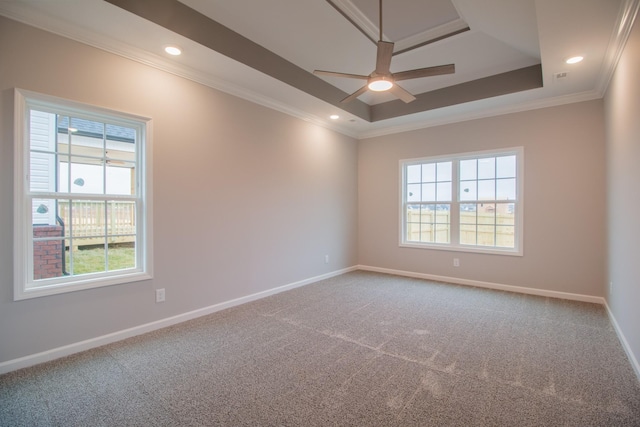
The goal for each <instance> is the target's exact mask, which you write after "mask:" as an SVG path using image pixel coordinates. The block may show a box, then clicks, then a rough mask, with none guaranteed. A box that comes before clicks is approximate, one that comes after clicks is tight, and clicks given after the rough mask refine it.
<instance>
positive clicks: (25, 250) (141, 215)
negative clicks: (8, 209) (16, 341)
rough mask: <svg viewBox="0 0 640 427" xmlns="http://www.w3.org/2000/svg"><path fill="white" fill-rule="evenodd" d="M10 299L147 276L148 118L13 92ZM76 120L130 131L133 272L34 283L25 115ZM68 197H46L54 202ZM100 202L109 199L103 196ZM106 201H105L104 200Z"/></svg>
mask: <svg viewBox="0 0 640 427" xmlns="http://www.w3.org/2000/svg"><path fill="white" fill-rule="evenodd" d="M14 92H15V93H14V138H15V145H14V236H13V239H14V240H13V242H14V268H13V275H14V300H23V299H29V298H35V297H42V296H47V295H55V294H61V293H66V292H72V291H78V290H83V289H91V288H97V287H102V286H110V285H118V284H124V283H130V282H135V281H140V280H148V279H151V278H152V277H153V242H152V235H153V233H152V230H153V223H152V219H153V210H152V207H153V203H152V197H151V196H152V191H151V188H152V183H151V177H152V170H151V164H152V161H151V146H152V143H151V136H152V135H151V134H152V127H151V124H152V122H151V119H149V118H146V117H141V116H137V115H132V114H127V113H122V112H117V111H113V110H109V109H105V108H101V107H96V106H92V105H86V104H82V103H79V102H74V101H69V100H66V99H62V98H57V97H54V96H49V95H43V94H40V93H36V92H31V91H26V90H23V89H15V91H14ZM31 109H35V110H39V111H48V112H51V113H56V114H65V115H73V116H78V117H82V118H86V119H90V120H96V121H101V122H114V123H117V124H123V125H126V126H128V127H131V128H135V129H136V132H137V134H138V136H139V140H140V141H139V142H138V141H136V144H138V145H137V146H136V171H135V173H136V192H135V193H136V194H135V199H136V200H135V201H136V204H137V208H136V267H135V268H130V269H124V270H118V271H111V272H103V273H91V274H80V275H77V276H74V275H71V276H62V277H55V278H50V279H40V280H38V281H37V283H36V281H35V280H34V277H33V276H34V274H33V270H34V256H33V218H32V205H31V198H30V197H32V196H33V195H36V194H37V195H40V194H43V193H41V192H37V193H32V192H31V187H30V183H29V178H30V177H29V176H28V175H29V170H30V163H29V162H30V135H29V132H30V128H29V126H30V124H29V121H30V119H29V117H30V113H29V112H30V110H31ZM67 194H69V193H63V192H52V193H51V196H52V197H53V196H55V197H60V196H61V195H62V196H65V195H67ZM104 198H105V200H106V199H107V198H109V197H107V196H104ZM109 200H111V198H109Z"/></svg>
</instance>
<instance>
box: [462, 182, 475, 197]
mask: <svg viewBox="0 0 640 427" xmlns="http://www.w3.org/2000/svg"><path fill="white" fill-rule="evenodd" d="M477 186H478V182H477V181H461V182H460V200H461V201H468V200H478V193H477Z"/></svg>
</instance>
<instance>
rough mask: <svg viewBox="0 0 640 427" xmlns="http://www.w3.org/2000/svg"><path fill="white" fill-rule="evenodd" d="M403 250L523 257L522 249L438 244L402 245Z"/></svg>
mask: <svg viewBox="0 0 640 427" xmlns="http://www.w3.org/2000/svg"><path fill="white" fill-rule="evenodd" d="M399 246H400V247H401V248H411V249H430V250H436V251H450V252H470V253H477V254H487V255H506V256H523V255H524V254H523V253H522V250H521V249H509V248H505V249H500V248H486V249H485V248H479V247H471V246H464V245H450V244H437V243H400V245H399Z"/></svg>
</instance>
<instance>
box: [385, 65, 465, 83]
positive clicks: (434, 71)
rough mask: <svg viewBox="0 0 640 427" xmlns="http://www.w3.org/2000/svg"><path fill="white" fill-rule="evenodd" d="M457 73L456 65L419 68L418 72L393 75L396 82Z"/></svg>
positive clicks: (402, 72) (401, 72)
mask: <svg viewBox="0 0 640 427" xmlns="http://www.w3.org/2000/svg"><path fill="white" fill-rule="evenodd" d="M455 72H456V66H455V64H447V65H438V66H435V67H427V68H418V69H416V70H408V71H400V72H399V73H393V79H394V80H395V81H400V80H409V79H418V78H420V77H431V76H440V75H443V74H453V73H455Z"/></svg>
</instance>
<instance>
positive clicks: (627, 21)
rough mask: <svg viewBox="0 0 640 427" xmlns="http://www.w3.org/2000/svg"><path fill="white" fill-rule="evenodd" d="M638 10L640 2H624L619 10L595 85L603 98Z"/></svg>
mask: <svg viewBox="0 0 640 427" xmlns="http://www.w3.org/2000/svg"><path fill="white" fill-rule="evenodd" d="M639 10H640V0H624V3H623V4H622V6H621V8H620V13H619V15H618V21H617V24H618V25H617V26H616V27H615V28H614V30H613V32H612V34H611V39H610V41H609V46H608V47H607V51H606V53H605V57H604V60H603V62H602V70H601V72H600V74H599V78H598V81H597V83H596V88H597V90H598V92H599V93H600V94H601V96H604V94H605V92H606V91H607V88H608V87H609V83H610V82H611V78H612V77H613V73H614V72H615V70H616V67H617V65H618V61H619V60H620V57H621V56H622V52H623V51H624V47H625V45H626V44H627V40H628V39H629V35H630V34H631V30H632V29H633V24H634V22H635V20H636V17H637V16H638V11H639Z"/></svg>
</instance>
